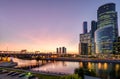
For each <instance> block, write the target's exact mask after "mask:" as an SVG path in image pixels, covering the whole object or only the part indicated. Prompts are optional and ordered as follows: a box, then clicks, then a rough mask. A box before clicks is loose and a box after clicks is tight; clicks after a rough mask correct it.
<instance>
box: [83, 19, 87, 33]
mask: <svg viewBox="0 0 120 79" xmlns="http://www.w3.org/2000/svg"><path fill="white" fill-rule="evenodd" d="M86 33H87V22H86V21H85V22H83V34H86Z"/></svg>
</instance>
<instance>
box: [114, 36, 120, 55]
mask: <svg viewBox="0 0 120 79" xmlns="http://www.w3.org/2000/svg"><path fill="white" fill-rule="evenodd" d="M113 54H120V37H118V39H117V40H116V41H115V42H114V43H113Z"/></svg>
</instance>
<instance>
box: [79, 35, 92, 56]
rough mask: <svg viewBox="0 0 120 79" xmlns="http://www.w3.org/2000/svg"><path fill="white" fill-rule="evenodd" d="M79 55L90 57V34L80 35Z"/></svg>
mask: <svg viewBox="0 0 120 79" xmlns="http://www.w3.org/2000/svg"><path fill="white" fill-rule="evenodd" d="M79 54H81V55H90V54H91V34H90V33H86V34H80V43H79Z"/></svg>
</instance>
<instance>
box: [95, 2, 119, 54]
mask: <svg viewBox="0 0 120 79" xmlns="http://www.w3.org/2000/svg"><path fill="white" fill-rule="evenodd" d="M97 19H98V22H97V30H96V32H95V46H96V53H104V54H108V53H112V49H113V41H115V39H116V38H117V37H118V24H117V12H116V11H115V4H114V3H108V4H105V5H102V6H101V7H99V8H98V11H97Z"/></svg>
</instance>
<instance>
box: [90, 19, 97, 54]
mask: <svg viewBox="0 0 120 79" xmlns="http://www.w3.org/2000/svg"><path fill="white" fill-rule="evenodd" d="M96 30H97V22H96V21H94V20H93V21H91V54H95V38H94V37H95V35H94V33H95V31H96Z"/></svg>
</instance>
